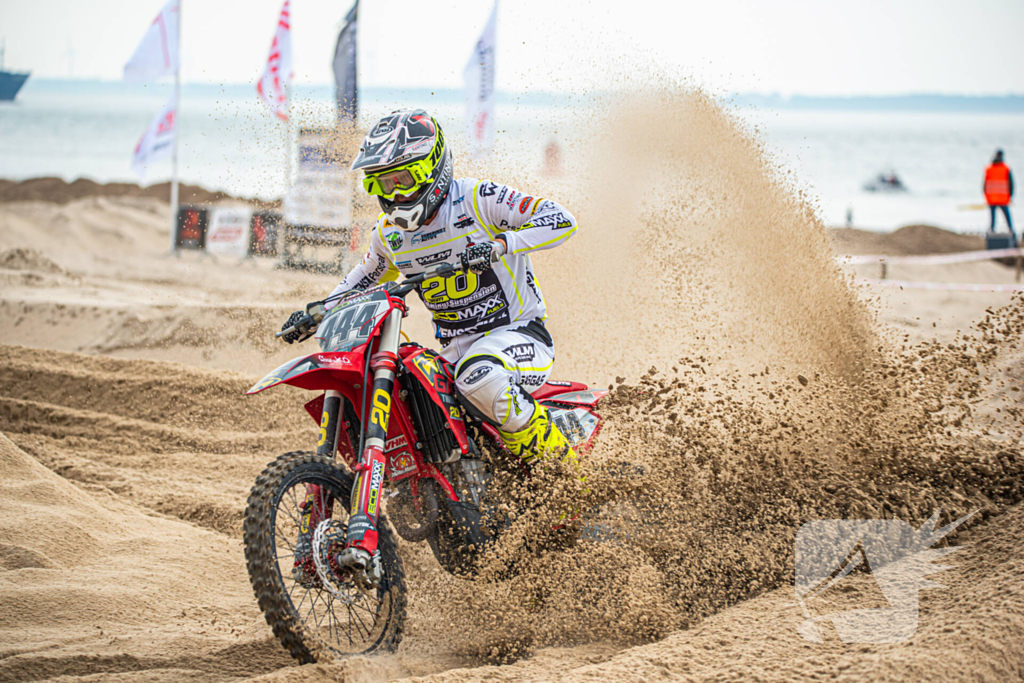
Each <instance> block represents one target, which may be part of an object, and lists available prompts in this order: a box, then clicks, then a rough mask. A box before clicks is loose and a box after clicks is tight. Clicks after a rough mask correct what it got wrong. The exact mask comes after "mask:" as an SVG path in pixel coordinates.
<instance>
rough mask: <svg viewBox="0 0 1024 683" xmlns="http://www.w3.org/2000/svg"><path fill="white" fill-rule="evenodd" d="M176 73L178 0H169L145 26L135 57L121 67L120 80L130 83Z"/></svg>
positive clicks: (152, 79) (153, 79)
mask: <svg viewBox="0 0 1024 683" xmlns="http://www.w3.org/2000/svg"><path fill="white" fill-rule="evenodd" d="M177 70H178V0H170V2H168V3H167V4H166V5H164V8H163V9H162V10H160V14H158V15H156V19H154V20H153V23H152V24H150V25H149V29H147V30H146V35H144V36H143V37H142V42H141V43H139V46H138V47H137V48H135V54H133V55H132V58H131V59H129V60H128V63H127V64H125V65H124V80H126V81H129V82H132V83H143V82H147V81H155V80H157V79H159V78H161V77H163V76H173V75H174V73H175V72H176V71H177Z"/></svg>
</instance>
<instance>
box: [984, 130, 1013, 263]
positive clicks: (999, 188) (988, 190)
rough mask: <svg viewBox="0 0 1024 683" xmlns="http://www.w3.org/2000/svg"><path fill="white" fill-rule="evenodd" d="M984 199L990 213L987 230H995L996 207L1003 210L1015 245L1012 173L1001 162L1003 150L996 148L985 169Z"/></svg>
mask: <svg viewBox="0 0 1024 683" xmlns="http://www.w3.org/2000/svg"><path fill="white" fill-rule="evenodd" d="M984 190H985V201H986V202H988V210H989V212H990V213H991V214H992V222H991V224H990V225H989V228H988V229H989V232H995V231H996V209H997V208H1000V209H1002V210H1003V215H1004V216H1006V225H1007V227H1008V228H1010V235H1011V236H1012V237H1013V244H1014V246H1016V245H1017V235H1016V234H1015V233H1014V232H1013V221H1011V220H1010V199H1011V198H1012V197H1013V174H1012V173H1010V167H1009V166H1007V165H1006V164H1004V163H1003V150H1001V149H999V150H996V156H995V158H994V159H993V160H992V164H991V165H990V166H989V167H988V168H987V169H985V185H984Z"/></svg>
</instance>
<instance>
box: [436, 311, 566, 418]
mask: <svg viewBox="0 0 1024 683" xmlns="http://www.w3.org/2000/svg"><path fill="white" fill-rule="evenodd" d="M441 355H442V356H443V357H444V358H446V359H447V360H448V361H449V362H452V363H455V364H456V365H455V388H456V389H457V390H458V392H459V394H460V395H461V397H462V398H463V399H464V402H466V403H468V404H469V405H470V406H472V408H475V409H476V410H477V411H479V413H480V417H483V418H485V419H486V420H487V421H488V422H490V423H491V424H493V425H495V426H496V427H498V428H499V429H501V430H503V431H506V432H516V431H519V430H520V429H523V428H524V427H525V426H526V424H527V423H528V422H529V421H530V418H531V417H533V411H534V402H533V400H532V399H531V398H530V397H529V394H532V393H533V392H534V391H536V390H538V389H540V388H541V387H542V386H544V382H546V381H547V379H548V377H549V376H550V375H551V366H552V364H553V363H554V362H555V347H554V344H553V343H552V341H551V335H550V334H548V332H547V330H546V329H544V325H543V323H541V322H540V321H539V320H535V321H532V322H530V323H528V324H527V323H523V322H517V323H513V324H512V325H509V326H507V327H501V328H498V329H496V330H491V331H490V332H484V333H482V334H478V335H471V336H467V337H456V338H455V339H453V340H452V342H451V343H450V344H448V346H447V347H445V349H444V351H442V353H441Z"/></svg>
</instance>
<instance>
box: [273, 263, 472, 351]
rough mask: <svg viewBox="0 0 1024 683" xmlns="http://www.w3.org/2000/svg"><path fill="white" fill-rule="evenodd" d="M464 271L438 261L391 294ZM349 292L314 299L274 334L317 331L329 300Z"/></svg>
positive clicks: (283, 334)
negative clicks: (296, 318) (299, 315)
mask: <svg viewBox="0 0 1024 683" xmlns="http://www.w3.org/2000/svg"><path fill="white" fill-rule="evenodd" d="M486 264H487V258H486V257H481V258H478V259H473V260H472V261H470V262H469V263H468V264H467V265H469V266H482V265H486ZM462 272H465V269H464V268H463V267H462V265H461V264H460V265H457V266H456V265H453V264H451V263H438V264H437V265H436V266H431V267H429V268H426V269H425V270H424V271H423V272H422V273H420V274H418V275H410V276H409V277H407V278H405V279H404V280H402V282H401V284H399V285H398V286H397V287H395V288H394V289H392V290H391V291H390V292H389V294H390V295H391V296H399V297H402V298H403V299H404V298H405V296H406V295H407V294H408V293H409V292H411V291H412V290H414V289H416V286H417V285H419V284H421V283H422V282H423V281H424V280H426V279H428V278H432V277H436V276H438V275H442V276H445V277H447V276H449V275H454V274H455V273H462ZM360 293H361V292H360ZM349 294H352V292H344V293H342V294H339V295H338V296H336V297H327V298H326V299H324V300H323V301H313V302H312V303H310V304H307V306H306V317H304V318H302V319H301V320H299V321H298V322H297V323H296V324H295V325H292V326H290V327H287V328H285V329H283V330H281V331H280V332H276V333H275V334H274V336H275V337H277V338H278V339H280V338H281V337H283V336H285V335H286V334H289V333H291V332H298V331H300V330H299V329H297V328H305V329H304V330H303V331H304V332H310V331H315V330H316V327H317V326H318V325H319V324H320V322H321V321H322V320H323V319H324V316H325V315H327V309H326V308H325V304H326V303H327V302H328V301H331V300H332V299H339V300H340V299H342V298H345V297H347V296H348V295H349Z"/></svg>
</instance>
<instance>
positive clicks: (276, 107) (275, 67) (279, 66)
mask: <svg viewBox="0 0 1024 683" xmlns="http://www.w3.org/2000/svg"><path fill="white" fill-rule="evenodd" d="M289 1H290V0H284V7H282V8H281V17H280V19H278V20H277V29H276V30H275V31H274V42H272V43H271V44H270V54H269V55H268V56H267V68H266V69H265V70H264V71H263V76H261V77H260V80H259V82H257V83H256V93H257V94H258V95H259V96H260V99H261V100H263V103H264V104H266V105H267V107H269V108H270V111H272V112H274V114H276V115H277V116H278V117H280V118H281V119H283V120H285V121H287V120H288V89H289V88H290V87H291V83H292V77H293V76H294V75H295V74H294V73H293V72H292V31H291V17H290V11H289V8H288V4H289Z"/></svg>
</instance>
